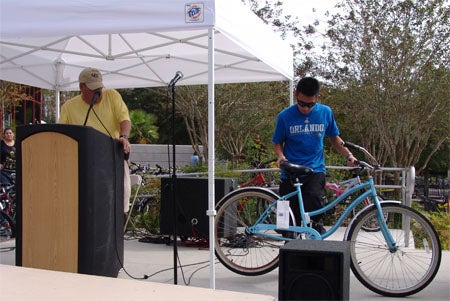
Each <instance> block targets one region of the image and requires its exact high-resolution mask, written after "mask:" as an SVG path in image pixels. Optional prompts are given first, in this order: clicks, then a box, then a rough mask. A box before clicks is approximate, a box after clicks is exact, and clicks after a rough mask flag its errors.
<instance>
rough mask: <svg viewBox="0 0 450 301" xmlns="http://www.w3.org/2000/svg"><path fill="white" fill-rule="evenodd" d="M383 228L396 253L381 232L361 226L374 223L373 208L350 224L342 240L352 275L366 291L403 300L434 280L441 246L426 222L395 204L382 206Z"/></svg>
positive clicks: (407, 208) (414, 212) (375, 211)
mask: <svg viewBox="0 0 450 301" xmlns="http://www.w3.org/2000/svg"><path fill="white" fill-rule="evenodd" d="M382 208H383V213H384V214H387V216H388V217H389V218H388V219H387V220H386V223H387V226H388V228H389V230H390V232H391V235H392V237H393V238H394V240H395V242H396V245H397V250H396V251H391V250H389V248H388V247H387V245H386V241H385V239H384V237H383V235H382V233H381V231H374V232H368V231H367V230H365V229H364V228H365V225H368V224H370V225H372V224H373V222H374V221H375V220H376V219H377V210H376V208H375V207H374V208H373V209H372V210H369V211H367V212H365V213H362V214H361V215H360V216H358V218H357V220H355V221H353V222H352V224H351V226H350V230H349V233H348V235H347V237H346V240H349V241H351V249H350V256H351V263H352V266H351V267H352V271H353V273H354V274H355V276H356V277H357V278H358V280H359V281H360V282H361V283H362V284H363V285H364V286H366V287H367V288H369V289H370V290H372V291H374V292H376V293H378V294H381V295H384V296H390V297H404V296H409V295H412V294H415V293H417V292H419V291H421V290H422V289H424V288H425V287H426V286H427V285H428V284H429V283H430V282H431V281H432V280H433V278H434V277H435V275H436V273H437V271H438V269H439V265H440V261H441V245H440V242H439V238H438V236H437V234H436V231H435V230H434V228H433V226H432V225H431V224H430V222H429V221H428V220H427V219H426V218H425V217H424V216H423V215H422V214H420V213H419V212H417V211H415V210H413V209H411V208H409V207H406V206H402V205H399V204H392V203H390V204H382Z"/></svg>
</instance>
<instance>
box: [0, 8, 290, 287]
mask: <svg viewBox="0 0 450 301" xmlns="http://www.w3.org/2000/svg"><path fill="white" fill-rule="evenodd" d="M0 14H1V15H0V22H1V24H0V79H1V80H6V81H11V82H16V83H21V84H26V85H31V86H35V87H40V88H45V89H50V90H54V91H56V96H57V104H58V108H59V92H60V91H69V90H78V75H79V73H80V71H81V70H82V69H83V68H85V67H95V68H98V69H99V70H100V71H101V72H102V74H103V82H104V85H105V87H106V88H136V87H155V86H166V85H167V84H168V83H169V81H170V80H171V79H172V78H173V76H174V75H175V73H176V72H177V71H181V72H182V73H183V74H184V77H183V78H182V79H181V80H180V81H179V82H178V84H180V85H193V84H208V141H209V142H208V144H209V145H208V148H209V149H210V150H213V149H214V132H215V130H214V84H215V83H238V82H260V81H278V80H290V81H292V78H293V57H292V49H291V47H290V46H289V45H288V44H287V43H286V42H284V41H283V40H281V38H280V37H279V36H277V35H276V34H275V33H274V32H273V31H271V29H270V28H269V27H268V26H266V25H265V24H264V23H263V22H262V21H261V20H260V19H259V18H258V17H257V16H256V15H254V14H253V13H252V12H251V11H250V10H249V9H248V8H246V7H245V6H244V5H243V4H242V3H241V1H240V0H201V1H198V2H189V1H186V2H185V1H180V0H158V1H157V0H153V1H149V0H127V1H117V0H113V1H112V0H65V1H60V0H40V1H36V0H2V1H1V2H0ZM291 90H292V84H291ZM57 111H59V110H57ZM58 116H59V115H57V117H58ZM208 162H209V163H208V164H209V165H208V187H209V191H208V195H209V208H208V215H209V216H210V250H211V274H212V275H211V277H210V279H211V282H210V286H211V288H215V275H214V232H213V221H214V215H215V212H214V204H215V200H214V163H215V156H214V152H209V157H208Z"/></svg>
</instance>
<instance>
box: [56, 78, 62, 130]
mask: <svg viewBox="0 0 450 301" xmlns="http://www.w3.org/2000/svg"><path fill="white" fill-rule="evenodd" d="M60 92H61V91H59V86H58V87H57V88H56V91H55V100H56V110H55V119H56V120H55V123H57V122H58V120H59V108H60V107H61V106H60V104H61V93H60Z"/></svg>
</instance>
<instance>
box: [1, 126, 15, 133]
mask: <svg viewBox="0 0 450 301" xmlns="http://www.w3.org/2000/svg"><path fill="white" fill-rule="evenodd" d="M7 130H11V132H13V133H14V131H13V129H12V128H11V127H6V128H5V129H4V130H3V135H4V134H5V133H6V131H7Z"/></svg>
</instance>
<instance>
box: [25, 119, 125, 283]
mask: <svg viewBox="0 0 450 301" xmlns="http://www.w3.org/2000/svg"><path fill="white" fill-rule="evenodd" d="M16 136H17V140H16V148H17V152H16V156H17V166H16V168H17V180H16V189H17V230H18V231H17V232H18V233H17V239H16V265H18V266H24V267H31V268H39V269H47V270H55V271H64V272H74V273H82V274H91V275H99V276H109V277H117V274H118V272H119V270H120V268H121V263H122V262H123V247H124V245H123V233H122V230H123V168H124V166H123V164H124V155H123V150H122V146H121V145H120V143H119V142H117V141H116V140H115V139H112V138H111V137H109V136H106V135H104V134H103V133H101V132H99V131H97V130H95V129H93V128H91V127H83V126H76V125H63V124H44V125H26V126H21V127H17V135H16Z"/></svg>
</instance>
